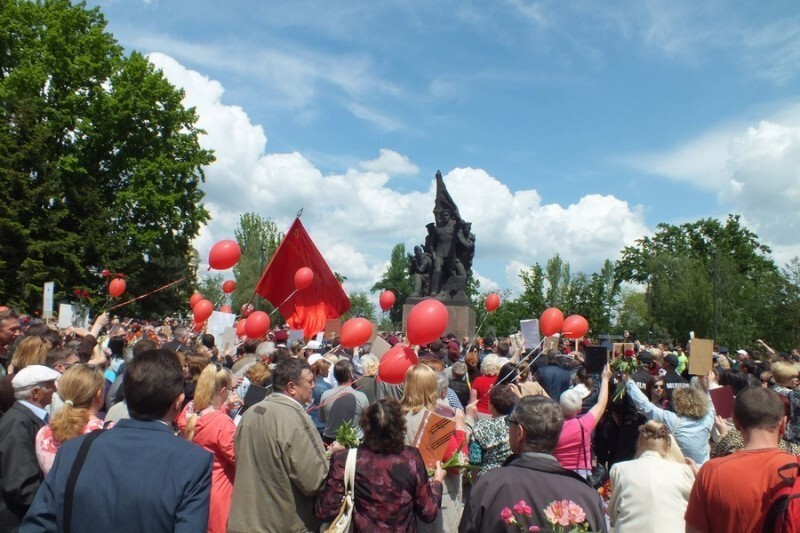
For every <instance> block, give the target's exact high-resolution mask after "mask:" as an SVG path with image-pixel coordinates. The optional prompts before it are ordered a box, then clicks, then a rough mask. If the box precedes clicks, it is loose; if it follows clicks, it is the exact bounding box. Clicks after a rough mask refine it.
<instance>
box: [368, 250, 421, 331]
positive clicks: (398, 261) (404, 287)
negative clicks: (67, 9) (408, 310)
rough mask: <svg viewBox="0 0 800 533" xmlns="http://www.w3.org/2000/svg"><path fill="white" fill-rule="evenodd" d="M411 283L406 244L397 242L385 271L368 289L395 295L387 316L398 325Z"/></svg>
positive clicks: (401, 319)
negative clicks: (390, 292)
mask: <svg viewBox="0 0 800 533" xmlns="http://www.w3.org/2000/svg"><path fill="white" fill-rule="evenodd" d="M411 289H412V284H411V275H410V274H409V259H408V255H406V245H405V244H403V243H398V244H395V245H394V248H392V255H391V258H390V259H389V266H388V267H387V268H386V272H384V273H383V276H382V277H381V279H379V280H378V281H377V282H376V283H375V284H374V285H373V286H372V289H370V291H371V292H376V291H386V290H388V291H392V292H393V293H394V296H395V302H394V306H392V308H391V309H390V310H389V317H390V319H391V321H392V324H395V326H396V327H398V328H399V327H400V324H401V323H402V322H403V304H404V303H405V301H406V298H408V295H409V294H411Z"/></svg>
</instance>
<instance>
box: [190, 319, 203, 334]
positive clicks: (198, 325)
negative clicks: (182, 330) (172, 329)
mask: <svg viewBox="0 0 800 533" xmlns="http://www.w3.org/2000/svg"><path fill="white" fill-rule="evenodd" d="M204 327H206V323H205V322H195V323H194V326H193V327H192V330H194V332H195V333H200V332H201V331H203V328H204Z"/></svg>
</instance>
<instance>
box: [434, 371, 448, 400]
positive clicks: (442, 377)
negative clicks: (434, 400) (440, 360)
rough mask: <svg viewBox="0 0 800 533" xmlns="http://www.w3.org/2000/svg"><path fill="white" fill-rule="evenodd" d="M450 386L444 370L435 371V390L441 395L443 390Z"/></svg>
mask: <svg viewBox="0 0 800 533" xmlns="http://www.w3.org/2000/svg"><path fill="white" fill-rule="evenodd" d="M449 386H450V382H449V381H448V380H447V375H446V374H445V373H444V372H437V373H436V390H437V391H438V392H439V394H440V395H442V393H443V392H445V391H446V390H447V387H449Z"/></svg>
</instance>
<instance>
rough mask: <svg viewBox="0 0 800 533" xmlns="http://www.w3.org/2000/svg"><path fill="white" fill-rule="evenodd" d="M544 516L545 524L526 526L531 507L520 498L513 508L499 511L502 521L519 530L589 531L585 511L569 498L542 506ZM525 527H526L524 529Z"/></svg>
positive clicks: (573, 532)
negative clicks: (546, 522)
mask: <svg viewBox="0 0 800 533" xmlns="http://www.w3.org/2000/svg"><path fill="white" fill-rule="evenodd" d="M544 516H545V517H546V518H547V521H548V522H549V523H548V524H547V525H545V526H539V525H537V524H533V525H530V526H528V525H527V522H528V519H529V518H531V519H532V518H533V509H532V508H531V506H530V505H528V504H527V502H525V500H520V501H519V502H518V503H517V504H516V505H515V506H514V507H513V508H509V507H504V508H503V510H502V511H501V512H500V517H501V518H502V519H503V522H505V523H506V524H509V525H516V526H517V527H518V528H519V530H520V531H522V532H526V531H527V532H529V533H536V532H542V533H544V532H552V533H584V532H588V531H589V523H588V522H587V521H586V513H585V512H584V511H583V509H582V508H581V506H580V505H578V504H577V503H575V502H573V501H570V500H556V501H552V502H550V505H548V506H547V507H545V508H544ZM526 528H527V529H526Z"/></svg>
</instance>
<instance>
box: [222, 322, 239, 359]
mask: <svg viewBox="0 0 800 533" xmlns="http://www.w3.org/2000/svg"><path fill="white" fill-rule="evenodd" d="M235 344H236V328H232V327H226V328H225V329H224V330H223V331H222V353H223V354H229V353H231V349H232V348H233V347H234V345H235Z"/></svg>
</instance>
